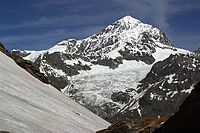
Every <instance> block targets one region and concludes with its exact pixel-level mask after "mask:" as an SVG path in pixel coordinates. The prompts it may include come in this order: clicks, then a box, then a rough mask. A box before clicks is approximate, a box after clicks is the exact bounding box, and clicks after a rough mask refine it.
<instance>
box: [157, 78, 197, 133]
mask: <svg viewBox="0 0 200 133" xmlns="http://www.w3.org/2000/svg"><path fill="white" fill-rule="evenodd" d="M199 113H200V82H198V84H196V85H195V89H194V90H192V92H191V94H190V95H189V96H188V97H187V98H186V100H185V101H184V102H183V104H182V105H181V106H180V108H179V111H178V112H177V113H175V115H174V116H172V117H171V118H170V119H169V120H168V121H167V122H166V123H165V124H164V125H163V126H162V127H161V128H159V129H157V130H156V131H155V132H154V133H185V132H187V133H191V132H199V131H200V126H199V125H200V114H199Z"/></svg>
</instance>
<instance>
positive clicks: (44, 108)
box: [0, 52, 109, 133]
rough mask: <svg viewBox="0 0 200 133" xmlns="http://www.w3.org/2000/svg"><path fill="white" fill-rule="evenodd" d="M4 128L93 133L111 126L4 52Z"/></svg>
mask: <svg viewBox="0 0 200 133" xmlns="http://www.w3.org/2000/svg"><path fill="white" fill-rule="evenodd" d="M0 86H1V87H0V129H1V130H5V131H11V132H15V133H28V132H32V133H33V132H34V133H38V132H43V133H45V132H54V133H62V132H63V133H64V132H65V133H90V132H95V131H97V130H100V129H103V128H106V127H107V126H109V123H108V122H106V121H104V120H103V119H101V118H100V117H98V116H96V115H95V114H93V113H92V112H90V111H89V110H87V109H85V108H84V107H82V106H80V105H79V104H77V103H75V102H74V101H73V100H71V99H69V98H68V97H66V96H65V95H63V94H62V93H60V92H59V91H57V90H56V89H55V88H53V87H52V86H50V85H46V84H43V83H42V82H40V81H39V80H37V79H36V78H34V77H32V76H31V75H30V74H29V73H27V72H26V71H25V70H23V69H21V68H20V67H19V66H17V65H16V64H15V62H14V61H13V60H11V59H10V58H8V57H7V56H5V55H4V54H2V53H1V52H0Z"/></svg>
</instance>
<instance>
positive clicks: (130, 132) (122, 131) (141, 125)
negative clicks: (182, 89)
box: [97, 115, 172, 133]
mask: <svg viewBox="0 0 200 133" xmlns="http://www.w3.org/2000/svg"><path fill="white" fill-rule="evenodd" d="M171 116H172V115H167V116H164V117H161V118H158V119H155V118H145V119H128V118H126V119H122V120H119V121H117V122H115V123H114V124H112V125H111V126H109V127H108V128H107V129H104V130H101V131H98V132H97V133H152V132H153V131H154V130H155V129H157V128H159V127H160V126H161V125H162V124H163V123H165V121H167V120H168V119H169V118H170V117H171Z"/></svg>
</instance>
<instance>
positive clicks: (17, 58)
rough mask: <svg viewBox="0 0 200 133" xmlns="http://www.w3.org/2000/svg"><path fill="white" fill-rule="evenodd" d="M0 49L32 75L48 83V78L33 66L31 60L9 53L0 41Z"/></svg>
mask: <svg viewBox="0 0 200 133" xmlns="http://www.w3.org/2000/svg"><path fill="white" fill-rule="evenodd" d="M0 51H1V52H3V53H4V54H6V55H7V56H9V57H10V58H12V59H13V60H14V61H15V62H16V64H18V65H19V66H20V67H22V68H23V69H25V70H26V71H27V72H29V73H30V74H31V75H32V76H34V77H35V78H37V79H39V80H40V81H42V82H43V83H46V84H49V81H48V79H47V78H46V77H45V76H44V74H43V73H41V72H40V70H39V69H38V68H36V67H34V66H33V64H32V62H31V61H29V60H24V59H23V58H22V57H20V56H18V55H15V54H12V53H10V52H9V51H8V50H6V49H5V47H4V46H3V44H2V43H0Z"/></svg>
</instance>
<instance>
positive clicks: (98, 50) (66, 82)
mask: <svg viewBox="0 0 200 133" xmlns="http://www.w3.org/2000/svg"><path fill="white" fill-rule="evenodd" d="M12 53H14V54H17V55H21V56H22V57H23V58H24V59H28V60H31V61H33V62H34V64H35V66H36V67H37V68H39V69H40V71H41V72H43V73H44V74H45V75H46V76H47V77H48V79H49V81H50V84H52V85H53V86H55V87H57V88H59V89H61V90H62V92H63V93H64V94H66V95H68V96H70V97H71V98H73V99H74V100H75V101H77V102H78V103H80V104H82V105H84V106H85V107H87V108H88V109H90V110H92V111H93V112H95V113H96V114H98V115H99V116H101V117H103V118H105V119H107V120H109V121H112V120H115V118H120V117H121V116H123V117H127V116H128V117H134V118H140V117H149V116H150V117H151V116H152V117H158V116H159V115H166V114H170V113H174V112H175V111H176V110H177V109H178V106H179V105H180V104H181V102H182V101H183V100H184V99H185V97H186V96H187V95H189V92H190V90H191V89H192V86H193V85H194V84H195V82H197V81H199V80H200V79H198V78H197V77H198V76H192V77H191V78H190V79H189V80H186V79H185V77H187V76H188V77H190V76H191V75H193V74H194V75H196V74H198V73H199V67H200V65H199V63H198V61H199V58H197V56H196V54H193V53H192V52H189V51H187V50H184V49H179V48H175V47H174V46H173V45H172V43H171V42H170V41H169V40H168V38H167V36H166V35H165V34H164V33H162V32H161V31H160V30H159V29H158V28H156V27H154V26H152V25H149V24H144V23H142V22H140V21H139V20H137V19H134V18H132V17H130V16H126V17H124V18H122V19H120V20H118V21H116V22H114V23H112V24H110V25H109V26H107V27H106V28H104V29H102V31H101V32H100V33H98V34H94V35H92V36H90V37H88V38H86V39H83V40H75V39H69V40H64V41H61V42H60V43H58V44H56V45H55V46H54V47H52V48H50V49H48V50H43V51H16V50H13V51H12ZM176 60H179V61H176ZM180 64H182V65H183V66H182V65H180ZM171 66H173V67H171ZM177 70H178V71H177ZM178 74H181V76H178ZM156 75H158V76H156ZM181 85H184V86H185V87H183V88H187V90H183V89H181V88H180V86H181ZM173 99H177V100H178V101H179V102H178V103H173ZM158 103H159V104H158ZM167 104H171V106H170V107H168V108H167V107H165V105H167ZM114 117H115V118H114Z"/></svg>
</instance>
